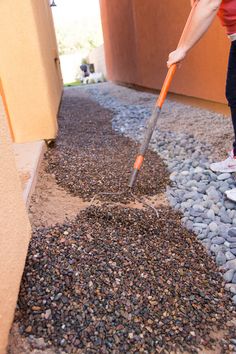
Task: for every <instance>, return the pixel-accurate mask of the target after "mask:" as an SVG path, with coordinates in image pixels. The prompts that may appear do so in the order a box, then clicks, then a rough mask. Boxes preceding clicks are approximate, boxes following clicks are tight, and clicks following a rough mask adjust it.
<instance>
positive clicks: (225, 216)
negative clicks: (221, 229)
mask: <svg viewBox="0 0 236 354" xmlns="http://www.w3.org/2000/svg"><path fill="white" fill-rule="evenodd" d="M220 220H221V221H222V222H224V223H225V224H230V223H231V218H230V217H229V215H228V214H227V213H226V212H223V213H221V214H220Z"/></svg>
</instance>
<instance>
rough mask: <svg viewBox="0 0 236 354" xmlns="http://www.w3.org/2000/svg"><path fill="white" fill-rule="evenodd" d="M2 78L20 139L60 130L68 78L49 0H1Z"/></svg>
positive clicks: (54, 132) (19, 140)
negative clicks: (64, 83)
mask: <svg viewBox="0 0 236 354" xmlns="http://www.w3.org/2000/svg"><path fill="white" fill-rule="evenodd" d="M0 22H1V31H0V48H1V54H0V76H1V78H2V83H3V88H4V92H5V95H6V101H7V105H8V110H9V115H10V120H11V125H12V130H13V135H14V138H15V141H16V142H27V141H32V140H40V139H51V138H54V137H55V136H56V133H57V119H56V115H57V111H58V107H59V103H60V98H61V92H62V80H61V73H60V67H59V62H58V60H57V58H58V52H57V44H56V38H55V32H54V26H53V20H52V14H51V8H50V6H49V1H48V0H40V1H38V0H24V1H22V0H14V1H10V2H9V1H7V0H2V1H0Z"/></svg>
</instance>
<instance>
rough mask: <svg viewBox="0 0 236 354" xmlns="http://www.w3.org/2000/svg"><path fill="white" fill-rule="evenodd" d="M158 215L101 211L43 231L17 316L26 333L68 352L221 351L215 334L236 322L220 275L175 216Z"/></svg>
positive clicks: (37, 238)
mask: <svg viewBox="0 0 236 354" xmlns="http://www.w3.org/2000/svg"><path fill="white" fill-rule="evenodd" d="M159 213H160V217H159V218H156V216H155V214H154V213H152V212H150V211H143V210H136V209H129V208H121V207H111V206H107V205H104V206H102V207H99V208H98V207H90V208H88V209H86V210H85V211H82V212H81V213H80V214H79V215H78V217H77V218H76V219H75V220H74V221H71V222H68V223H65V224H63V225H56V226H55V227H51V228H41V229H40V228H39V229H37V230H36V231H35V232H34V235H33V238H32V241H31V244H30V249H29V255H28V259H27V264H26V268H25V272H24V277H23V282H22V285H21V291H20V297H19V308H18V311H17V314H16V320H18V321H19V324H20V330H21V333H24V335H32V334H33V335H34V336H36V337H42V338H44V340H45V341H46V342H47V343H48V344H49V345H50V344H51V345H54V346H55V347H59V348H60V347H61V348H63V349H64V350H65V351H66V352H67V353H142V352H145V353H159V352H162V353H170V351H171V350H173V351H176V350H177V349H179V350H185V351H187V352H188V353H197V349H196V348H197V347H199V346H200V347H206V346H207V347H208V346H212V347H213V348H215V347H214V345H216V343H215V340H213V339H212V337H211V336H210V333H211V332H212V331H216V330H217V329H220V330H221V331H222V330H225V329H227V325H226V323H227V322H228V321H229V320H230V319H231V318H232V316H233V313H231V311H233V310H232V307H231V306H230V301H229V298H228V296H227V295H226V294H225V292H224V290H223V284H222V281H221V277H220V276H219V272H218V270H217V268H216V266H215V264H214V262H213V260H212V259H211V258H210V257H209V256H207V254H206V252H205V250H204V249H203V246H202V245H201V244H200V243H199V242H198V241H197V240H196V239H195V236H194V234H192V233H190V232H188V231H187V230H186V229H183V228H182V226H181V224H180V216H179V215H178V214H176V213H175V212H174V211H172V210H170V209H163V210H160V211H159ZM223 348H224V349H223V351H222V352H224V353H227V352H228V350H227V346H226V344H225V347H223ZM161 350H163V351H161ZM215 352H216V351H215Z"/></svg>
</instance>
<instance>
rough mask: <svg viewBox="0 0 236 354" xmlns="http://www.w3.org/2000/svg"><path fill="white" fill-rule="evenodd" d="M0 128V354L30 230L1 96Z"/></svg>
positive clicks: (14, 301) (2, 350) (16, 293)
mask: <svg viewBox="0 0 236 354" xmlns="http://www.w3.org/2000/svg"><path fill="white" fill-rule="evenodd" d="M0 126H1V129H0V166H1V169H0V210H1V212H0V226H1V227H0V354H3V353H5V349H6V345H7V338H8V332H9V329H10V327H11V323H12V320H13V316H14V310H15V306H16V301H17V296H18V291H19V285H20V280H21V276H22V272H23V268H24V263H25V258H26V253H27V248H28V243H29V240H30V233H31V231H30V224H29V220H28V216H27V213H26V210H25V206H24V202H23V198H22V189H21V185H20V181H19V177H18V174H17V170H16V164H15V159H14V154H13V149H12V144H11V142H10V140H11V139H10V136H9V129H8V126H7V117H6V114H5V111H4V109H3V102H2V99H1V96H0Z"/></svg>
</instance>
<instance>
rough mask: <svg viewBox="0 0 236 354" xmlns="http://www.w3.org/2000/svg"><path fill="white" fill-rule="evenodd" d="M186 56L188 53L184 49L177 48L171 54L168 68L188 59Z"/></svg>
mask: <svg viewBox="0 0 236 354" xmlns="http://www.w3.org/2000/svg"><path fill="white" fill-rule="evenodd" d="M186 54H187V53H186V51H185V50H184V49H183V48H177V49H176V50H175V51H174V52H171V53H170V54H169V59H168V61H167V66H168V68H170V66H171V65H173V64H179V63H181V62H182V61H183V60H184V58H185V57H186Z"/></svg>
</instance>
